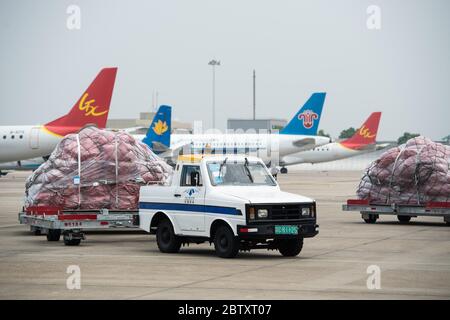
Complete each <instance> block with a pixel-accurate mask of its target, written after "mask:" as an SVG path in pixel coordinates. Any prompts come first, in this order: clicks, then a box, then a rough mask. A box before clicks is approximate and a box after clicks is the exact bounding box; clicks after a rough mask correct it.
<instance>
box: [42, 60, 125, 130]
mask: <svg viewBox="0 0 450 320" xmlns="http://www.w3.org/2000/svg"><path fill="white" fill-rule="evenodd" d="M116 73H117V68H105V69H102V70H101V71H100V73H99V74H98V75H97V77H96V78H95V79H94V81H92V83H91V85H90V86H89V88H87V90H86V91H85V92H83V94H82V95H81V97H80V99H78V101H77V103H75V105H74V106H73V107H72V109H71V110H70V112H69V113H68V114H66V115H65V116H62V117H61V118H58V119H56V120H54V121H52V122H49V123H47V124H46V125H45V128H46V129H47V130H48V131H50V132H52V133H54V134H56V135H59V136H65V135H66V134H69V133H73V132H77V131H78V130H79V129H81V128H82V127H84V126H86V125H88V124H95V125H97V127H99V128H104V127H105V126H106V120H107V119H108V111H109V105H110V103H111V97H112V93H113V89H114V82H115V79H116Z"/></svg>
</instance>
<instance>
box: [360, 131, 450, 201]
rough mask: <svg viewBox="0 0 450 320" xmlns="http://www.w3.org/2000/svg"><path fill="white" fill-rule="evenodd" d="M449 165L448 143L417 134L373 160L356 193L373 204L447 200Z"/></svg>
mask: <svg viewBox="0 0 450 320" xmlns="http://www.w3.org/2000/svg"><path fill="white" fill-rule="evenodd" d="M449 166H450V147H449V146H446V145H443V144H440V143H436V142H433V141H431V140H430V139H427V138H425V137H416V138H413V139H410V140H408V142H406V144H405V145H401V146H399V147H395V148H392V149H389V150H388V151H386V152H385V153H383V154H382V155H381V156H380V158H379V159H377V160H375V161H374V162H372V164H371V165H370V166H369V167H368V168H367V170H366V172H365V173H364V176H363V177H362V179H361V181H360V183H359V186H358V189H357V191H356V193H357V195H358V198H360V199H369V200H370V201H371V203H376V204H391V203H404V204H424V203H426V202H428V201H443V202H448V201H450V170H449Z"/></svg>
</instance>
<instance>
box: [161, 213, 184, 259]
mask: <svg viewBox="0 0 450 320" xmlns="http://www.w3.org/2000/svg"><path fill="white" fill-rule="evenodd" d="M156 243H157V244H158V248H159V251H161V252H164V253H176V252H178V251H180V247H181V241H180V239H179V238H178V237H177V236H176V234H175V232H174V231H173V226H172V223H171V222H170V221H169V220H167V219H166V220H163V221H161V222H160V223H159V224H158V229H157V230H156Z"/></svg>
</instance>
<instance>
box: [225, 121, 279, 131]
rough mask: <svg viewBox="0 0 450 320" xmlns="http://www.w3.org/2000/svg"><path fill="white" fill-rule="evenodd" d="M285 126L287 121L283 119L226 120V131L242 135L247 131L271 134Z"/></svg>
mask: <svg viewBox="0 0 450 320" xmlns="http://www.w3.org/2000/svg"><path fill="white" fill-rule="evenodd" d="M286 124H287V121H286V120H284V119H256V120H253V119H228V121H227V129H228V130H234V131H236V130H239V131H240V132H244V133H245V132H247V131H249V132H250V133H255V131H256V133H258V132H266V133H272V132H276V131H279V130H281V129H283V128H284V127H285V126H286Z"/></svg>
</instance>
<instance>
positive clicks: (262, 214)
mask: <svg viewBox="0 0 450 320" xmlns="http://www.w3.org/2000/svg"><path fill="white" fill-rule="evenodd" d="M268 216H269V210H267V209H258V218H261V219H264V218H267V217H268Z"/></svg>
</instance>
